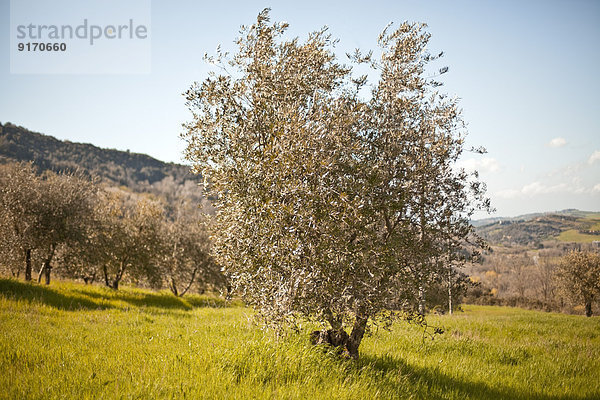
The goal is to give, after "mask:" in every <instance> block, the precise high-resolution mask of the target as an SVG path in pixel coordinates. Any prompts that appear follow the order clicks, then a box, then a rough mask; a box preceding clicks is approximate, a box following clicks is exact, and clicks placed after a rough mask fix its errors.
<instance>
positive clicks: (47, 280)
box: [44, 263, 52, 285]
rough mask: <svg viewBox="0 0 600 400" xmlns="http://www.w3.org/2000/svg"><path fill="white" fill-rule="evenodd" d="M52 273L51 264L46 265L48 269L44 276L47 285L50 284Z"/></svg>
mask: <svg viewBox="0 0 600 400" xmlns="http://www.w3.org/2000/svg"><path fill="white" fill-rule="evenodd" d="M50 271H52V267H51V266H50V264H49V263H48V264H46V268H45V271H44V272H45V273H44V276H45V277H46V285H49V284H50Z"/></svg>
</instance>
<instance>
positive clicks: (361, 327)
mask: <svg viewBox="0 0 600 400" xmlns="http://www.w3.org/2000/svg"><path fill="white" fill-rule="evenodd" d="M367 321H368V319H367V318H365V317H359V316H357V317H356V320H355V321H354V326H352V333H351V334H350V337H349V338H348V341H347V343H346V348H347V349H348V353H350V357H352V358H354V359H355V360H356V359H358V347H359V346H360V343H361V342H362V339H363V337H364V336H365V330H366V329H367Z"/></svg>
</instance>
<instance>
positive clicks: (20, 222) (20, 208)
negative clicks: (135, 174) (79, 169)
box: [0, 163, 96, 284]
mask: <svg viewBox="0 0 600 400" xmlns="http://www.w3.org/2000/svg"><path fill="white" fill-rule="evenodd" d="M95 192H96V187H95V185H94V183H93V182H92V181H91V180H90V179H88V178H85V177H83V176H81V175H79V174H64V173H63V174H56V173H53V172H49V171H48V172H46V173H45V174H43V175H42V176H38V175H37V174H36V173H35V170H34V168H33V166H32V165H31V164H27V163H15V164H9V165H4V166H2V168H1V169H0V207H1V208H0V217H2V220H3V223H2V224H1V225H0V227H2V228H3V231H4V232H3V233H4V238H5V240H6V243H10V246H11V247H13V251H14V248H16V249H19V251H18V252H19V253H21V254H22V255H23V259H24V265H25V280H31V269H32V266H31V260H32V251H34V250H36V251H37V252H38V253H39V255H40V256H41V257H42V259H43V262H42V268H41V270H40V273H39V275H38V282H39V281H41V279H42V277H43V276H44V277H45V282H46V284H49V283H50V271H51V270H52V265H51V263H52V260H53V258H54V255H55V252H56V249H57V247H58V246H60V245H74V244H75V243H78V242H81V241H83V240H85V237H86V227H87V223H88V222H89V220H90V217H91V215H92V212H93V203H94V196H95Z"/></svg>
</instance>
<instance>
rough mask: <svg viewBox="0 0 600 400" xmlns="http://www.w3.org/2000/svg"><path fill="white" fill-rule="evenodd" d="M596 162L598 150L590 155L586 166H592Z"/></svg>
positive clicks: (599, 157)
mask: <svg viewBox="0 0 600 400" xmlns="http://www.w3.org/2000/svg"><path fill="white" fill-rule="evenodd" d="M596 161H600V150H596V151H594V152H593V153H592V155H591V156H590V158H589V159H588V164H590V165H591V164H593V163H595V162H596Z"/></svg>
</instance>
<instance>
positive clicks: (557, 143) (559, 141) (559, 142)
mask: <svg viewBox="0 0 600 400" xmlns="http://www.w3.org/2000/svg"><path fill="white" fill-rule="evenodd" d="M566 144H567V141H566V140H565V139H564V138H561V137H556V138H554V139H552V140H551V141H550V142H548V146H550V147H563V146H565V145H566Z"/></svg>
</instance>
